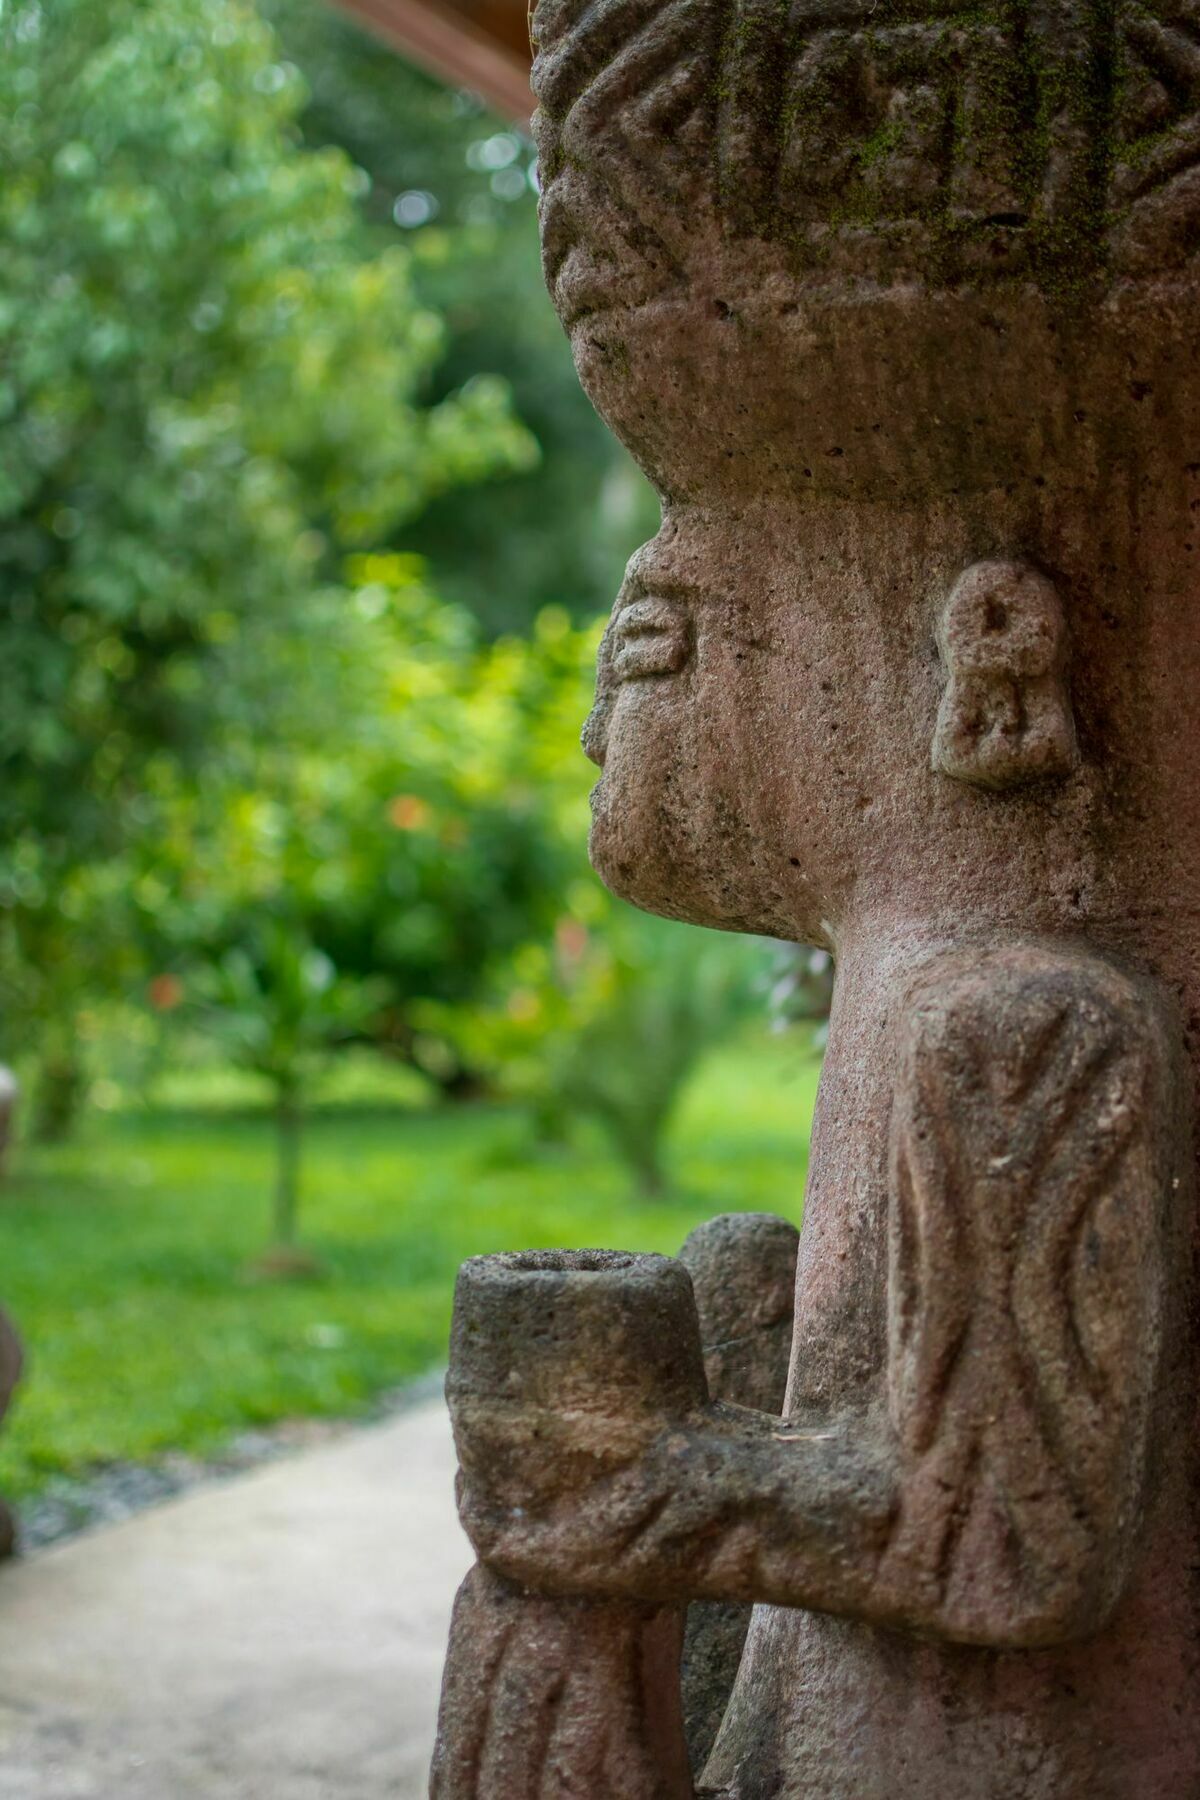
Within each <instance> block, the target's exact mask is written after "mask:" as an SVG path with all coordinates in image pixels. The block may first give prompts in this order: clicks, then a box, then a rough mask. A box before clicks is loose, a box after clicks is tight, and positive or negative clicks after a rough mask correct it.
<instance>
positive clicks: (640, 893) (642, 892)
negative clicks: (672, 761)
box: [588, 775, 692, 918]
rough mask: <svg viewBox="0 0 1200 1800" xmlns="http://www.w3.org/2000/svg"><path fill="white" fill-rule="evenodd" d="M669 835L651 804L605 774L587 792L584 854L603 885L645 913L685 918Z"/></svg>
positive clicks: (664, 821)
mask: <svg viewBox="0 0 1200 1800" xmlns="http://www.w3.org/2000/svg"><path fill="white" fill-rule="evenodd" d="M674 835H675V834H674V832H673V831H672V829H671V825H670V822H669V821H668V820H667V819H665V818H664V817H663V813H662V809H661V807H660V806H659V805H658V804H656V802H655V801H653V800H651V799H649V798H648V797H647V796H645V795H639V794H637V793H636V792H635V793H631V792H629V791H628V790H624V791H623V790H622V789H621V788H620V787H619V786H618V784H617V783H616V782H614V780H613V779H612V776H611V775H605V776H604V777H603V778H602V779H601V780H600V781H599V782H597V784H596V786H595V787H594V788H593V790H592V828H591V832H590V834H589V836H588V855H589V857H590V858H591V863H592V867H593V868H594V869H595V871H596V873H597V875H599V877H600V879H601V881H602V882H603V883H604V885H605V887H606V888H608V889H609V890H610V892H612V893H614V894H616V895H617V897H618V899H621V900H628V901H629V902H630V904H631V905H633V906H640V907H641V908H643V910H644V911H646V912H656V913H664V914H666V915H667V917H669V918H690V917H691V916H692V914H691V912H690V911H689V910H688V909H687V908H686V907H685V906H681V900H682V898H683V889H684V888H685V887H686V883H684V884H681V883H680V881H679V873H680V871H679V864H678V860H677V859H676V857H674V856H673V855H672V854H671V848H670V847H671V844H672V841H673V839H674Z"/></svg>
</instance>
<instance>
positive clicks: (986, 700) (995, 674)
mask: <svg viewBox="0 0 1200 1800" xmlns="http://www.w3.org/2000/svg"><path fill="white" fill-rule="evenodd" d="M937 641H938V649H939V651H940V652H941V658H942V664H943V667H944V669H945V672H946V687H945V691H944V693H943V694H942V701H941V705H940V707H939V709H938V718H937V728H936V730H935V732H934V738H933V766H934V768H935V769H936V770H938V772H939V773H940V774H942V775H948V776H950V778H951V780H953V781H967V782H970V783H971V784H972V785H973V786H975V787H983V788H991V789H994V790H997V791H1003V790H1005V789H1008V788H1014V787H1019V786H1021V785H1022V784H1023V783H1025V782H1028V781H1038V780H1045V779H1047V778H1058V779H1061V778H1062V777H1063V776H1066V775H1069V774H1070V773H1071V771H1072V769H1074V768H1075V767H1076V765H1077V764H1078V761H1079V750H1078V746H1077V744H1076V739H1075V720H1074V716H1073V714H1072V711H1071V700H1070V695H1069V693H1068V691H1067V681H1066V664H1067V626H1066V619H1065V617H1064V614H1063V607H1062V601H1061V600H1060V598H1059V595H1058V590H1057V589H1056V588H1055V586H1054V583H1053V582H1052V581H1051V580H1050V579H1049V577H1048V576H1046V575H1043V574H1042V573H1041V571H1040V570H1038V569H1034V568H1031V567H1030V566H1029V564H1027V563H1019V562H978V563H974V564H972V566H971V567H970V568H969V569H967V570H966V572H965V573H964V574H962V575H960V576H959V578H958V580H957V581H956V582H955V584H954V586H953V588H952V589H951V591H950V596H949V598H948V600H947V601H946V605H945V608H944V609H943V612H942V616H941V618H940V620H939V621H938V628H937Z"/></svg>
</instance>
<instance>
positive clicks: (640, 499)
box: [266, 0, 658, 632]
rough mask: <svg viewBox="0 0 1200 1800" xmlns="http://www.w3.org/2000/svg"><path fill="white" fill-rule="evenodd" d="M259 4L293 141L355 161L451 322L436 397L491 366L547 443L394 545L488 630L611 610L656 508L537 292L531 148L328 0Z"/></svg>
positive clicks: (383, 228) (439, 505) (376, 215)
mask: <svg viewBox="0 0 1200 1800" xmlns="http://www.w3.org/2000/svg"><path fill="white" fill-rule="evenodd" d="M266 5H267V10H268V12H269V15H270V16H271V18H272V19H273V20H274V21H275V23H276V25H277V27H278V29H279V32H280V35H281V39H282V42H283V44H284V46H285V48H286V51H287V54H288V55H289V56H290V57H291V58H292V60H293V61H294V62H295V63H296V64H297V65H298V66H299V67H300V68H301V69H302V70H303V72H304V77H305V80H306V81H307V83H308V86H309V94H310V98H309V103H308V105H307V107H306V109H305V111H304V113H303V115H302V118H301V125H302V129H303V131H304V134H305V137H306V140H307V141H308V142H309V143H310V144H313V145H322V146H323V145H329V144H334V145H338V146H340V147H341V148H343V149H344V150H346V151H347V152H348V153H349V155H350V156H351V157H352V159H353V160H354V162H355V163H356V164H357V165H358V167H359V168H361V169H362V170H363V171H364V172H365V175H366V176H367V177H368V178H369V184H370V186H369V192H368V193H367V194H366V196H365V199H364V205H365V208H366V210H367V213H368V215H369V217H370V218H371V219H372V220H373V221H374V222H375V225H376V228H377V230H378V232H379V235H380V238H381V240H382V241H384V242H394V241H396V240H397V238H403V239H404V240H405V241H406V242H408V243H410V244H411V246H412V250H413V257H414V275H415V280H416V283H417V287H418V291H419V292H420V293H421V295H422V296H423V297H424V298H425V299H426V300H427V301H428V302H429V303H430V304H431V305H432V306H433V307H434V308H435V309H436V310H437V311H438V312H439V313H440V314H441V315H442V317H443V318H444V319H445V321H446V326H447V342H446V352H445V356H444V358H443V361H442V362H441V363H440V364H439V365H438V367H437V369H436V370H435V371H434V372H433V377H432V387H431V389H430V393H431V397H433V398H436V397H438V396H440V395H441V394H443V393H445V392H447V391H452V390H453V389H454V388H456V387H458V386H460V385H461V384H462V383H464V382H465V381H467V380H468V379H469V378H470V375H471V373H472V371H474V370H476V369H481V368H483V369H492V370H495V371H497V372H498V373H500V374H502V375H503V376H504V377H505V378H506V379H507V381H508V382H509V383H510V385H511V387H512V391H513V395H514V398H515V404H516V407H517V411H518V413H519V415H520V417H521V418H522V420H523V421H524V422H525V423H526V425H527V426H528V427H529V428H530V430H531V431H532V432H533V434H534V435H535V437H536V438H537V441H538V443H539V444H540V446H541V449H542V456H541V459H540V460H539V462H538V463H537V464H536V465H534V466H531V467H527V468H524V469H521V470H514V471H512V472H511V473H509V474H507V475H506V476H504V477H502V478H501V479H499V480H498V481H496V482H494V483H490V484H489V485H488V487H487V488H485V489H480V490H479V491H477V492H474V493H472V495H471V498H470V503H469V504H467V505H464V504H462V503H460V502H459V500H458V499H457V498H455V497H443V498H440V499H435V501H434V502H433V504H432V505H431V506H430V507H429V508H427V509H426V511H425V512H424V513H423V514H422V515H421V517H420V519H418V520H416V521H414V522H413V524H411V525H410V526H408V527H407V528H406V529H405V531H404V533H403V537H402V539H401V540H399V542H400V544H401V547H403V548H408V549H413V550H416V551H417V552H419V553H420V554H422V555H423V556H425V557H426V559H427V560H428V562H429V565H430V567H431V570H432V573H433V580H434V584H435V586H436V587H437V588H438V590H439V592H441V593H443V594H445V595H446V596H447V597H448V598H450V599H452V600H458V601H461V602H463V603H464V604H466V605H468V606H469V607H470V608H471V610H472V611H473V612H474V613H475V614H476V615H477V617H479V618H481V619H482V620H483V621H484V623H485V625H486V626H487V628H488V629H489V630H490V631H494V632H499V631H512V630H523V629H527V628H528V627H529V626H530V624H531V623H532V621H533V619H534V618H535V617H536V615H537V613H538V612H539V611H541V610H542V609H543V608H544V607H546V606H548V605H561V606H565V607H567V609H568V610H569V611H570V613H571V614H572V616H573V617H574V618H576V619H583V620H588V619H591V618H594V617H595V616H596V615H597V614H599V613H600V612H602V611H607V609H608V607H609V606H610V605H611V603H612V598H613V595H614V594H615V592H616V590H617V587H618V585H619V583H620V579H621V574H622V571H623V568H624V564H625V561H626V559H627V558H628V556H629V553H630V551H631V550H632V549H633V548H634V547H635V545H637V544H638V543H640V542H642V541H643V540H644V539H646V538H648V537H651V536H653V534H654V532H655V531H656V530H657V528H658V507H657V502H656V500H655V497H654V495H653V494H652V492H651V490H650V488H649V486H648V485H647V483H646V482H645V481H644V480H643V478H642V476H641V475H640V474H639V472H638V471H637V469H636V468H635V467H634V465H633V463H632V461H631V460H630V459H629V457H627V456H626V454H625V452H624V451H623V450H622V449H621V448H620V446H619V445H618V444H617V442H616V441H615V439H614V438H613V437H612V436H611V435H610V433H609V432H608V431H607V430H606V429H605V427H604V426H603V425H602V424H601V423H600V421H599V419H598V418H597V417H596V415H595V413H594V412H593V410H592V408H591V405H590V404H589V402H588V400H587V398H586V396H585V395H584V393H583V391H582V390H581V388H580V386H579V382H578V379H577V378H576V375H575V370H574V368H573V366H572V363H571V356H570V351H569V348H568V346H567V342H566V339H565V338H564V336H563V333H562V331H561V329H560V327H559V325H558V321H557V319H556V318H555V316H554V312H553V310H552V308H551V306H550V304H549V301H548V299H547V297H546V292H545V287H544V285H543V281H542V274H541V268H540V265H539V257H538V242H537V221H536V216H535V215H536V199H535V192H534V187H535V177H534V173H533V160H534V158H533V146H532V144H531V143H530V142H529V141H528V139H527V138H525V137H524V136H523V135H522V134H521V133H520V132H518V131H516V130H515V129H514V128H513V126H512V125H511V123H509V122H508V121H506V120H503V119H500V118H498V117H496V116H495V115H494V114H492V113H489V112H488V111H486V110H485V109H484V108H483V107H482V106H481V105H480V103H479V102H478V101H477V100H475V99H474V98H473V97H472V96H471V95H469V94H463V93H454V92H452V91H448V90H447V89H445V88H444V87H442V86H440V85H439V84H438V83H437V82H435V81H432V80H431V79H429V77H427V76H425V75H423V74H421V73H420V72H419V71H418V70H416V69H413V68H410V67H409V66H408V65H407V64H406V63H405V62H403V61H402V60H401V59H400V58H399V57H397V56H395V55H392V54H391V53H389V52H388V51H387V50H386V49H384V48H382V47H381V46H380V45H379V44H378V43H377V42H376V41H374V40H373V39H371V38H369V37H366V36H364V35H363V33H362V32H360V31H359V30H358V29H357V28H356V27H355V26H353V25H351V24H349V23H347V22H346V21H345V20H344V19H342V18H339V16H338V14H337V11H336V9H335V8H334V7H331V6H319V5H314V4H313V3H312V0H266ZM397 221H407V223H397Z"/></svg>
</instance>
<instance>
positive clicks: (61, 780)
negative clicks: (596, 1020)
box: [0, 0, 536, 1123]
mask: <svg viewBox="0 0 1200 1800" xmlns="http://www.w3.org/2000/svg"><path fill="white" fill-rule="evenodd" d="M303 104H304V89H303V84H302V82H301V80H300V77H299V76H298V74H297V72H296V70H295V68H294V67H293V66H292V65H291V64H289V63H288V62H286V61H285V60H283V59H282V58H281V54H280V51H279V48H278V45H277V43H276V40H275V38H274V36H273V34H272V32H271V30H270V29H269V27H268V26H267V25H266V24H265V23H264V22H263V21H262V20H261V19H260V18H259V17H258V16H257V14H256V13H255V12H254V10H253V9H252V8H251V7H250V6H249V5H247V4H245V3H244V0H155V3H154V4H153V5H151V4H148V3H147V0H108V3H107V4H105V5H103V6H97V5H95V4H94V0H54V4H53V5H52V6H50V5H43V4H40V3H39V0H8V4H6V5H5V6H4V7H3V9H2V10H0V166H2V167H3V169H4V175H5V180H4V184H3V187H2V188H0V247H2V250H3V256H4V268H5V279H4V285H3V291H2V292H0V582H2V583H3V590H4V595H5V601H4V607H3V610H2V611H0V670H2V671H3V680H4V696H5V704H4V708H3V711H2V712H0V919H2V921H3V924H2V928H0V955H3V956H4V960H3V962H2V963H0V982H2V983H3V992H2V993H0V999H2V1000H3V1001H4V1002H5V1003H6V1004H5V1012H6V1014H7V1017H6V1018H5V1021H4V1042H5V1048H6V1049H9V1050H11V1049H16V1050H24V1049H27V1048H28V1044H27V1042H22V1039H24V1038H26V1034H27V1033H28V1032H29V1031H30V1030H32V1028H33V1026H34V1024H35V1023H40V1025H41V1026H42V1027H43V1028H44V1030H45V1031H46V1032H48V1033H51V1034H52V1035H53V1036H54V1037H55V1038H56V1040H57V1048H56V1050H55V1052H54V1057H53V1059H52V1060H53V1063H54V1065H55V1067H56V1070H57V1072H56V1074H55V1076H54V1081H55V1084H56V1085H57V1088H58V1090H59V1100H58V1102H56V1103H55V1104H54V1105H50V1104H47V1106H46V1107H45V1108H44V1109H43V1116H44V1118H45V1119H46V1121H47V1123H50V1122H51V1121H52V1120H53V1118H54V1117H56V1116H59V1117H62V1116H65V1114H66V1112H67V1111H68V1110H69V1108H67V1106H66V1104H65V1100H66V1096H67V1095H68V1094H69V1093H70V1092H71V1089H72V1082H73V1081H74V1084H75V1086H76V1087H77V1085H78V1083H77V1081H76V1080H75V1076H76V1075H77V1073H78V1071H77V1069H75V1070H72V1068H71V1066H70V1065H71V1064H72V1062H73V1061H74V1062H75V1063H77V1061H78V1058H77V1056H76V1055H75V1049H74V1046H73V1045H72V1042H71V1038H72V1033H71V1028H70V1007H69V1006H68V1005H66V1004H64V996H65V995H67V994H74V995H75V999H76V1003H77V999H78V994H77V988H76V985H75V972H78V970H79V965H80V964H84V965H86V974H87V982H88V986H89V987H90V988H91V989H92V990H93V991H96V990H98V989H101V988H102V987H103V985H104V982H105V979H106V977H107V976H108V974H109V972H110V971H111V970H112V969H113V965H114V958H115V960H116V962H117V963H120V962H121V961H122V960H123V951H122V948H121V946H122V945H123V944H124V943H125V942H126V938H125V934H124V932H123V930H122V928H121V920H120V909H121V907H123V906H124V905H125V903H126V902H125V897H124V895H123V894H122V885H123V884H122V883H121V881H120V880H115V881H114V880H112V879H108V878H104V879H101V878H98V877H97V876H96V874H95V871H96V870H97V869H98V868H100V867H104V868H106V869H108V870H110V871H111V870H112V869H114V868H115V867H116V866H117V863H118V862H119V859H120V858H121V857H122V855H123V854H124V853H125V852H126V850H127V849H128V847H129V846H130V845H131V844H133V843H137V842H141V841H144V840H145V839H146V838H147V837H148V836H152V835H153V834H154V833H155V832H156V831H158V830H159V829H161V802H162V800H163V797H164V795H170V794H173V793H175V792H176V790H177V786H178V782H177V772H178V771H179V770H181V769H184V768H191V769H193V770H196V769H201V770H203V773H204V777H205V780H206V782H208V783H209V784H210V785H212V784H214V783H216V782H217V781H218V780H219V779H221V778H222V777H223V776H224V775H225V774H227V773H232V771H233V770H235V769H236V767H237V766H238V765H239V763H240V762H241V761H243V760H244V757H245V754H246V750H247V746H248V745H249V744H251V743H252V742H255V741H258V742H260V743H261V742H262V741H263V734H264V733H268V732H270V731H271V730H272V729H274V728H275V722H276V721H277V719H278V716H279V714H280V711H281V709H283V708H288V707H290V708H291V709H292V711H293V713H299V714H304V713H305V712H306V711H307V712H309V725H310V728H311V727H312V725H313V724H314V723H315V722H316V719H317V718H318V717H319V706H318V702H319V699H320V695H321V693H322V689H323V687H325V686H327V685H328V678H329V676H330V674H331V671H332V668H333V664H334V661H335V660H336V658H337V657H338V655H339V654H340V652H339V648H338V646H339V643H340V641H341V638H342V636H343V634H344V632H345V630H346V629H347V625H346V620H345V608H344V607H341V606H339V604H338V596H337V595H336V594H335V593H332V592H331V582H333V581H334V580H335V578H336V576H337V573H338V571H339V569H340V562H341V556H342V554H343V551H344V549H345V547H346V546H349V545H355V544H361V545H370V544H372V543H375V542H378V541H381V540H384V539H386V538H387V536H388V535H389V534H391V533H393V532H394V531H395V530H397V529H398V528H399V526H400V524H401V523H402V522H403V521H405V520H408V519H411V518H412V517H413V515H414V514H415V513H416V512H417V511H418V510H419V509H420V507H421V506H423V505H425V504H428V503H429V501H430V500H431V499H432V498H433V497H434V496H436V495H437V494H439V493H442V492H445V491H447V490H449V489H451V488H454V487H457V486H460V485H461V484H462V483H464V482H469V481H474V480H477V479H479V478H481V477H483V476H486V475H491V474H494V473H495V472H497V471H498V470H502V469H514V468H521V467H528V466H529V465H531V464H532V463H533V462H534V461H535V460H536V447H535V445H534V443H533V440H532V439H531V438H530V436H529V435H528V434H527V433H526V432H525V431H524V429H523V428H522V427H521V426H519V425H518V424H517V423H516V421H515V419H514V417H513V414H512V412H511V411H510V409H509V404H508V396H507V390H506V388H505V386H504V384H503V383H502V382H500V381H497V380H495V379H492V378H475V379H472V380H470V381H467V382H465V383H464V385H463V386H462V387H461V388H460V389H458V390H457V391H444V384H443V389H442V390H439V393H438V395H437V397H436V398H435V399H434V401H433V403H432V404H428V405H423V404H420V403H419V402H420V400H421V397H422V392H423V391H427V390H428V388H429V382H430V371H431V370H432V368H433V367H434V365H435V364H436V362H437V360H438V357H439V356H440V354H441V352H442V348H443V342H444V334H443V330H442V327H441V324H440V322H439V320H438V318H437V316H436V314H435V313H434V312H433V311H432V310H431V309H430V308H429V306H428V305H427V304H423V303H420V302H419V301H418V299H417V297H416V293H415V290H414V286H413V281H412V257H411V255H410V254H409V253H408V252H407V250H406V249H405V248H403V247H401V246H400V245H399V244H398V243H396V244H392V245H390V246H382V247H381V246H380V245H379V243H378V240H376V239H371V238H370V237H369V234H368V233H367V231H366V228H365V227H364V224H363V221H362V216H361V211H360V202H361V200H362V198H363V194H364V187H365V185H366V181H365V178H364V176H363V175H362V174H361V172H360V171H359V170H357V169H356V168H355V167H354V166H353V164H352V163H351V162H350V161H349V160H348V158H347V157H346V156H345V155H343V154H342V153H340V152H338V151H336V150H332V149H327V150H323V151H320V152H314V151H312V150H309V149H305V148H304V147H303V146H302V144H301V142H300V141H299V137H298V134H297V130H296V121H297V119H298V117H299V114H300V112H301V109H302V106H303ZM476 366H478V365H476ZM285 671H286V677H285ZM101 893H103V894H104V899H103V901H102V902H101V901H100V900H99V899H98V896H99V895H100V894H101ZM50 1061H51V1059H48V1062H47V1068H48V1071H49V1069H50Z"/></svg>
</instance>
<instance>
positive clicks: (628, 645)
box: [583, 594, 692, 768]
mask: <svg viewBox="0 0 1200 1800" xmlns="http://www.w3.org/2000/svg"><path fill="white" fill-rule="evenodd" d="M691 653H692V625H691V619H690V618H689V615H688V610H687V608H686V606H684V605H683V603H682V602H681V601H679V600H668V599H665V598H664V597H663V596H662V595H660V594H641V595H639V596H638V597H637V598H636V599H633V600H630V601H629V602H627V604H626V605H624V606H622V607H621V608H620V610H619V611H618V612H617V613H616V614H615V616H614V618H613V620H612V623H611V624H610V625H609V628H608V631H607V632H606V633H605V637H604V642H603V643H602V644H601V646H600V659H599V667H598V670H597V680H596V703H595V705H594V706H593V707H592V710H591V712H590V713H589V714H588V717H587V722H586V724H585V725H584V728H583V750H584V754H585V756H588V757H590V758H591V760H592V762H594V763H596V764H598V765H599V767H600V768H603V767H604V758H605V755H606V753H607V750H608V726H609V720H610V718H611V716H612V709H613V706H614V704H615V702H616V697H617V689H618V687H620V686H621V684H622V683H623V682H627V681H658V680H662V679H663V678H664V677H665V676H668V675H677V674H678V673H679V671H680V670H681V669H682V668H683V667H684V666H685V664H686V663H687V661H688V658H689V657H690V656H691Z"/></svg>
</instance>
